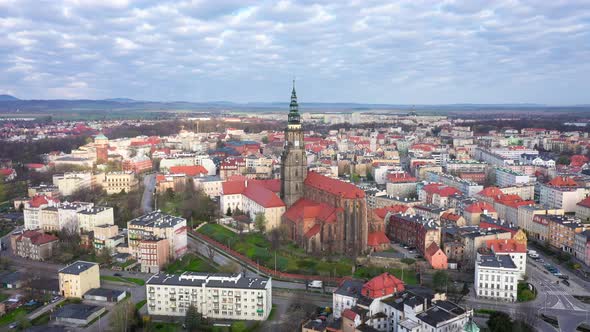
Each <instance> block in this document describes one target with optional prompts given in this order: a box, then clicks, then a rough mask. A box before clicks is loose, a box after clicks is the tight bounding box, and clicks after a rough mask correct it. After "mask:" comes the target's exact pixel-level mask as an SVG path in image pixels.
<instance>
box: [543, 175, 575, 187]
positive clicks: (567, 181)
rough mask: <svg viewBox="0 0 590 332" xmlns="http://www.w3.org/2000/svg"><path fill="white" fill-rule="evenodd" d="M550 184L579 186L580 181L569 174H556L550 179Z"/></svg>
mask: <svg viewBox="0 0 590 332" xmlns="http://www.w3.org/2000/svg"><path fill="white" fill-rule="evenodd" d="M549 185H550V186H555V187H577V186H578V183H577V182H576V181H574V179H572V178H570V177H568V176H556V177H554V178H553V179H552V180H551V181H549Z"/></svg>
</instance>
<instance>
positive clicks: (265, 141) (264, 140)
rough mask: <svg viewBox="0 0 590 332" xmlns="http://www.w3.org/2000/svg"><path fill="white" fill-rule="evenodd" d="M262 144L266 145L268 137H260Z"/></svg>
mask: <svg viewBox="0 0 590 332" xmlns="http://www.w3.org/2000/svg"><path fill="white" fill-rule="evenodd" d="M262 143H264V144H268V136H263V137H262Z"/></svg>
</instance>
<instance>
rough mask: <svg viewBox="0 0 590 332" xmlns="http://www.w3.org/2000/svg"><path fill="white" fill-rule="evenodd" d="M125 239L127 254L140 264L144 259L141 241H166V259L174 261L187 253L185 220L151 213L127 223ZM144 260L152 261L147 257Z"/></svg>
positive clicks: (160, 213)
mask: <svg viewBox="0 0 590 332" xmlns="http://www.w3.org/2000/svg"><path fill="white" fill-rule="evenodd" d="M127 238H128V241H127V242H128V245H129V253H130V254H131V255H133V256H134V257H135V258H136V259H137V260H138V261H139V262H140V263H141V262H142V260H143V259H144V257H142V250H141V248H142V246H141V242H142V241H143V240H154V239H167V240H168V257H169V258H170V259H176V258H178V257H181V256H182V255H184V254H185V253H186V251H187V228H186V219H184V218H180V217H174V216H171V215H167V214H164V213H162V212H160V211H153V212H150V213H148V214H145V215H143V216H140V217H137V218H135V219H133V220H131V221H129V222H127ZM145 259H146V262H147V261H151V260H152V259H151V257H147V256H146V257H145ZM150 264H151V263H150Z"/></svg>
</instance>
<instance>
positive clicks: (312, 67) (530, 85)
mask: <svg viewBox="0 0 590 332" xmlns="http://www.w3.org/2000/svg"><path fill="white" fill-rule="evenodd" d="M589 13H590V3H551V2H548V3H540V4H539V3H537V4H528V3H523V2H513V1H495V2H491V3H485V5H482V4H481V3H474V2H471V1H466V2H454V1H448V2H442V3H437V4H434V5H432V4H427V3H426V4H423V3H415V2H410V3H397V2H390V1H385V0H374V1H351V2H346V3H345V2H340V1H328V2H314V1H308V0H301V1H279V2H277V3H273V2H268V3H259V2H256V1H235V0H224V1H215V2H213V1H209V2H207V1H204V2H177V1H151V0H142V1H133V0H110V1H83V2H82V1H70V0H62V1H55V2H50V3H46V4H44V7H43V10H39V9H38V3H37V2H36V1H33V0H23V1H19V2H18V6H17V4H16V2H11V1H7V2H0V17H2V18H0V33H2V34H3V35H5V36H6V38H5V39H4V41H3V42H2V45H3V47H2V48H1V50H0V55H1V58H2V60H0V72H1V73H3V75H0V94H8V95H13V96H18V97H19V98H21V99H25V100H30V99H37V100H51V99H64V100H76V99H86V100H100V99H112V98H113V97H111V96H113V95H123V96H127V97H126V98H131V99H135V100H142V101H154V100H159V101H190V102H195V103H202V102H212V101H220V100H221V101H225V100H227V101H231V102H234V103H260V102H266V101H269V100H270V101H272V102H282V101H283V100H288V97H289V92H290V86H291V79H293V78H297V90H298V93H299V95H300V98H301V100H302V101H303V102H305V101H306V100H312V101H313V102H314V103H357V104H389V105H454V104H476V105H502V104H511V105H513V104H539V105H552V106H569V105H587V104H590V96H589V95H588V94H587V93H586V92H585V89H584V87H586V86H588V85H590V63H588V61H587V60H588V56H587V55H588V54H589V52H590V43H587V42H586V41H587V40H589V38H590V24H589V23H590V19H589V17H590V15H589ZM343 96H346V100H347V101H338V100H343V99H344V98H343Z"/></svg>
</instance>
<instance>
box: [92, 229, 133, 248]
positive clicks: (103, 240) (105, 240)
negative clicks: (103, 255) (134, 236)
mask: <svg viewBox="0 0 590 332" xmlns="http://www.w3.org/2000/svg"><path fill="white" fill-rule="evenodd" d="M91 230H92V233H93V235H94V249H95V250H97V251H100V250H102V249H105V248H107V249H111V250H114V249H115V247H117V246H118V245H119V244H122V243H124V242H125V236H124V235H123V234H120V233H119V226H117V225H110V224H105V225H99V226H94V227H92V228H91Z"/></svg>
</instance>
